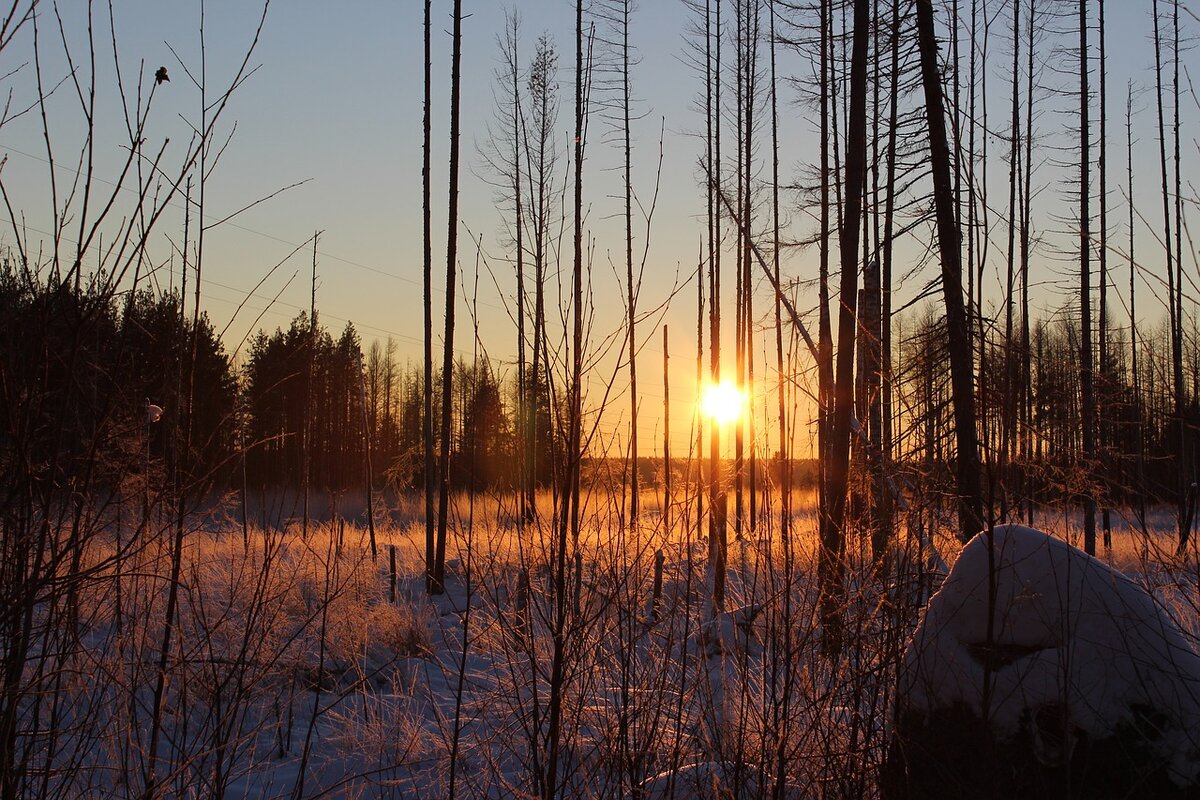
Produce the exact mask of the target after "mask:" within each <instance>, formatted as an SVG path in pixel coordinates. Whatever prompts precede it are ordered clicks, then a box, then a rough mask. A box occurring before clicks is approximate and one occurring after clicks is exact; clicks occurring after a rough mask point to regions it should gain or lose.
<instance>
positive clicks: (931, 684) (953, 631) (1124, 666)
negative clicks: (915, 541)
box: [900, 525, 1200, 784]
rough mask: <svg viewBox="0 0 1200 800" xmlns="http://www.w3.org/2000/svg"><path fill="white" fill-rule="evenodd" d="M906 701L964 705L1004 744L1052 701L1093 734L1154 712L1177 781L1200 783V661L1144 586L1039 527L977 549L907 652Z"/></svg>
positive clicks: (962, 559)
mask: <svg viewBox="0 0 1200 800" xmlns="http://www.w3.org/2000/svg"><path fill="white" fill-rule="evenodd" d="M989 554H990V558H989ZM989 562H991V563H989ZM989 575H994V582H993V585H994V591H992V592H990V587H989ZM989 593H992V594H993V596H994V603H990V602H989ZM989 607H991V608H992V613H990V614H989ZM989 618H990V620H991V627H992V630H991V632H990V637H989V630H988V628H989ZM900 698H901V702H900V711H901V712H902V713H903V712H905V711H915V712H918V713H923V714H931V713H932V712H934V711H935V710H937V709H948V708H952V707H954V706H955V705H956V704H962V705H965V706H966V707H967V708H969V709H970V710H971V711H973V712H974V713H975V714H977V715H979V717H980V718H982V719H986V720H988V721H989V724H990V725H991V728H992V731H993V733H994V735H995V736H996V737H997V738H998V739H1003V738H1006V737H1011V736H1012V735H1014V734H1016V733H1017V731H1018V728H1019V726H1020V724H1021V719H1022V715H1028V713H1030V712H1036V711H1037V710H1038V709H1044V708H1047V707H1053V708H1056V709H1061V708H1065V709H1066V713H1067V725H1068V730H1070V731H1076V732H1084V733H1086V734H1088V735H1089V736H1091V737H1093V738H1103V737H1105V736H1109V735H1112V734H1113V733H1114V732H1115V731H1116V730H1118V729H1119V728H1123V727H1125V726H1130V727H1131V728H1132V729H1134V730H1137V729H1138V728H1139V726H1144V725H1145V718H1144V714H1145V709H1147V708H1149V709H1153V710H1154V712H1155V717H1154V719H1155V720H1162V721H1165V722H1164V723H1163V724H1161V728H1162V729H1161V731H1160V733H1161V737H1159V736H1154V737H1151V738H1153V739H1154V741H1153V743H1152V746H1153V747H1154V748H1155V750H1156V751H1157V753H1158V754H1159V755H1161V756H1162V758H1163V759H1164V761H1165V762H1166V763H1167V766H1168V769H1169V774H1170V777H1171V779H1172V780H1173V781H1174V782H1176V783H1177V784H1192V783H1196V782H1198V781H1200V656H1197V654H1196V652H1195V651H1194V650H1193V649H1192V647H1191V646H1190V645H1189V643H1188V641H1187V639H1186V638H1185V636H1184V634H1183V633H1182V632H1181V631H1180V629H1179V627H1178V626H1177V625H1176V624H1175V623H1174V622H1173V621H1172V620H1171V618H1170V616H1169V615H1168V613H1167V612H1166V610H1165V609H1164V608H1163V607H1162V606H1160V605H1159V604H1158V603H1157V602H1156V601H1155V599H1154V598H1153V597H1151V596H1150V595H1149V594H1148V593H1147V592H1146V591H1145V590H1143V589H1142V588H1141V587H1140V586H1138V585H1137V584H1135V583H1134V582H1133V581H1131V580H1129V579H1128V578H1126V577H1125V576H1123V575H1121V574H1120V573H1119V572H1117V571H1116V570H1114V569H1112V568H1110V567H1109V566H1107V565H1106V564H1104V563H1103V562H1102V561H1099V560H1097V559H1095V558H1093V557H1091V556H1088V555H1086V554H1085V553H1083V552H1082V551H1080V550H1078V549H1076V548H1074V547H1072V546H1071V545H1069V544H1067V543H1066V542H1063V541H1061V540H1059V539H1055V538H1053V537H1051V536H1049V535H1047V534H1046V533H1043V532H1041V531H1038V530H1034V529H1032V528H1027V527H1024V526H1019V525H1009V526H1002V527H997V528H995V530H994V532H993V533H992V534H990V535H989V534H987V533H981V534H979V535H978V536H976V537H975V538H974V539H972V540H971V542H969V543H968V544H967V545H966V547H965V548H964V549H963V551H962V553H961V555H960V556H959V559H958V561H957V563H956V564H955V565H954V568H953V569H952V570H951V572H950V574H949V576H948V577H947V578H946V581H945V582H944V583H943V585H942V587H941V589H940V591H939V592H938V593H937V594H936V595H935V596H934V598H933V599H932V600H931V601H930V604H929V606H928V608H927V610H926V613H925V616H924V618H923V619H922V621H921V623H920V625H919V626H918V628H917V631H916V633H915V634H914V636H913V639H912V642H911V643H910V645H909V647H908V650H907V652H906V654H905V657H904V663H903V668H902V672H901V686H900ZM985 704H986V708H985ZM1160 715H1161V716H1160ZM1036 747H1037V743H1036V742H1035V748H1036ZM1068 755H1069V744H1068Z"/></svg>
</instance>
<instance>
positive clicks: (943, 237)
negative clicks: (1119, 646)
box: [916, 0, 983, 542]
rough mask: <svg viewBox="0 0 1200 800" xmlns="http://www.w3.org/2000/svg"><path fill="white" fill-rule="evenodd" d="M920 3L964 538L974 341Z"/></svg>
mask: <svg viewBox="0 0 1200 800" xmlns="http://www.w3.org/2000/svg"><path fill="white" fill-rule="evenodd" d="M916 7H917V47H918V49H919V50H920V56H921V79H922V84H923V85H924V89H925V108H926V116H927V119H928V124H929V151H930V152H929V155H930V166H931V169H932V172H933V202H934V207H935V212H936V215H937V229H938V246H939V249H940V251H941V256H942V294H943V297H944V302H945V304H946V325H947V331H948V337H949V343H948V350H949V354H950V382H951V393H952V396H953V400H954V424H955V436H956V440H957V446H958V455H957V459H956V465H955V467H956V473H957V474H956V477H957V485H958V486H957V488H958V525H959V538H960V539H962V541H964V542H966V541H967V540H968V539H970V538H971V537H972V536H974V535H975V534H976V533H977V532H978V531H979V530H980V529H981V528H982V527H983V502H982V497H981V493H980V480H979V446H978V438H977V436H978V435H977V432H976V430H975V395H974V387H973V386H972V367H971V362H972V354H971V342H970V338H969V333H968V330H967V317H966V311H965V309H964V307H963V295H962V254H961V252H960V249H959V243H960V241H961V237H960V231H959V227H958V220H957V218H956V217H955V213H954V185H953V181H952V177H951V173H950V148H949V145H948V142H947V138H946V119H945V109H944V106H943V103H942V84H941V74H940V70H939V67H938V57H937V48H938V45H937V36H936V35H935V33H934V27H933V4H932V2H931V0H916Z"/></svg>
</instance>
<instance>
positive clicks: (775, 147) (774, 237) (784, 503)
mask: <svg viewBox="0 0 1200 800" xmlns="http://www.w3.org/2000/svg"><path fill="white" fill-rule="evenodd" d="M768 13H769V14H770V15H771V28H770V33H769V35H770V37H771V224H772V234H771V258H772V266H773V268H774V270H775V285H776V286H782V285H783V284H782V283H781V282H780V270H779V247H780V245H779V229H780V221H779V78H778V76H777V75H776V73H775V45H776V41H777V40H776V36H775V14H776V10H775V2H774V0H771V3H770V7H769V9H768ZM775 373H776V376H777V380H778V382H779V388H778V393H777V399H778V401H779V403H778V405H779V457H778V470H779V536H780V538H781V539H782V540H783V543H784V552H785V558H786V559H787V560H788V562H789V563H788V568H789V569H790V554H791V535H790V526H791V508H792V462H791V455H790V452H789V447H790V443H791V442H790V438H789V437H790V435H791V434H790V433H789V431H788V424H787V402H786V400H787V389H786V387H787V381H785V380H784V367H783V314H782V309H781V308H780V297H779V293H778V292H776V293H775ZM781 747H782V743H781Z"/></svg>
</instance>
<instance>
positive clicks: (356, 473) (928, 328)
mask: <svg viewBox="0 0 1200 800" xmlns="http://www.w3.org/2000/svg"><path fill="white" fill-rule="evenodd" d="M106 294H108V295H109V296H110V297H112V295H111V293H108V292H105V291H104V290H103V289H102V284H100V283H92V284H82V285H76V284H74V283H64V282H61V281H57V280H55V279H53V278H51V279H39V278H37V277H36V276H34V275H33V274H32V273H30V272H25V271H20V270H17V269H15V268H14V267H13V266H12V265H11V264H10V263H5V264H4V265H2V266H0V351H2V352H0V358H2V359H3V369H4V391H3V392H0V413H2V414H3V419H5V420H6V421H8V424H6V425H5V426H4V427H3V429H0V437H2V441H0V444H2V445H3V448H4V449H3V452H4V453H5V458H6V460H8V461H9V465H11V460H12V459H18V458H19V459H21V460H23V461H25V462H27V463H28V464H30V465H34V467H35V468H34V470H33V473H34V474H35V475H38V476H40V478H39V480H43V481H46V482H47V487H48V488H49V487H52V486H57V488H59V489H62V488H70V487H71V486H72V485H74V484H75V483H77V482H79V481H82V480H84V478H85V476H86V480H87V481H88V482H89V483H90V485H93V486H94V485H97V484H99V485H107V486H110V487H117V486H119V485H120V484H121V483H122V482H123V481H124V482H126V483H128V482H129V481H136V476H138V475H141V474H143V473H144V472H146V471H147V470H152V471H156V472H157V471H163V472H165V473H166V474H171V472H172V470H174V469H175V468H176V466H177V465H178V464H179V463H181V462H183V461H185V459H183V458H182V457H181V456H182V449H183V448H184V447H185V446H186V445H185V443H186V442H188V441H190V442H191V443H192V444H191V446H190V450H189V454H190V457H189V458H188V459H186V461H187V463H188V464H190V471H191V474H192V475H193V476H194V477H199V476H204V477H206V478H207V479H209V480H210V481H211V484H212V485H213V486H214V487H217V488H226V487H228V488H235V489H236V488H238V487H239V486H242V485H245V486H247V487H248V488H250V489H252V490H261V489H268V488H290V489H300V488H302V487H303V486H304V483H305V474H306V472H307V475H308V483H309V486H310V488H312V489H313V490H314V491H328V492H335V493H336V492H345V491H354V490H361V489H362V488H363V487H365V486H366V482H367V480H368V475H370V476H371V479H372V482H373V485H374V486H375V487H376V488H383V487H388V488H391V489H394V490H396V491H408V490H415V489H418V488H419V487H420V486H421V485H422V484H423V481H424V473H423V467H424V462H423V459H422V443H421V408H422V397H423V391H424V384H423V377H422V370H421V369H420V365H417V364H414V363H412V362H408V361H401V360H399V359H398V358H397V353H396V351H397V348H396V345H395V343H394V342H392V341H391V340H388V341H383V342H381V341H377V340H376V341H372V342H371V343H370V344H369V345H367V346H366V347H365V348H364V347H363V343H362V340H361V338H360V336H359V334H358V332H357V331H356V330H355V328H354V326H353V325H352V324H347V325H346V326H345V327H344V328H342V330H341V331H340V333H338V334H337V336H336V338H335V336H334V334H333V333H332V332H331V331H329V330H328V329H327V328H325V327H324V326H323V325H322V324H321V323H320V318H319V314H318V317H317V320H316V321H315V324H314V320H312V319H311V318H310V317H309V315H308V314H307V313H306V312H301V313H299V314H298V315H297V316H296V317H295V319H293V320H292V322H291V323H290V325H289V326H288V327H287V328H286V329H283V328H279V329H276V330H275V331H273V332H271V333H267V332H266V331H259V332H258V333H256V334H255V335H254V336H253V337H251V339H250V341H249V343H248V345H247V356H246V359H245V363H244V364H242V365H237V364H235V363H234V361H233V359H232V358H231V357H230V355H229V353H228V352H227V350H226V347H225V345H224V344H223V342H222V341H221V340H220V338H219V336H218V333H217V332H216V331H215V330H214V329H213V326H212V324H211V323H210V321H209V320H208V317H207V316H206V315H205V314H203V313H200V314H198V315H195V316H194V318H193V317H191V316H189V312H188V311H186V310H185V308H184V306H185V304H184V303H182V302H181V300H180V295H179V293H178V292H167V293H161V292H153V291H151V290H150V289H141V290H139V291H137V292H134V293H127V294H124V295H116V299H108V300H106V299H105V295H106ZM898 328H899V330H900V331H901V332H902V335H901V336H898V345H897V351H896V353H895V354H894V359H895V366H896V370H895V375H894V385H895V391H896V393H897V398H898V402H897V403H896V408H897V409H898V411H897V416H896V419H895V420H894V429H895V431H896V432H897V437H896V453H897V458H896V462H897V463H896V466H898V467H900V468H901V469H902V470H904V471H907V472H909V473H912V474H915V473H917V472H920V473H921V475H922V477H921V481H922V484H923V485H924V486H925V487H927V491H928V490H934V489H935V488H936V487H937V486H938V485H941V486H943V488H945V489H946V490H947V491H949V490H950V489H951V487H952V483H953V481H952V479H951V475H950V470H951V467H952V464H953V461H954V452H955V450H954V443H953V441H952V433H953V425H952V421H951V413H952V403H951V387H950V376H949V373H948V372H947V370H946V369H945V363H946V361H945V358H946V356H945V352H944V351H945V342H946V332H945V323H944V318H943V317H941V316H938V315H937V314H935V313H934V312H932V311H926V312H923V313H919V314H916V315H913V316H912V317H910V318H909V320H908V322H907V324H905V322H901V324H900V325H898ZM1128 333H1129V331H1128V329H1127V328H1126V329H1120V328H1113V329H1111V330H1109V331H1108V334H1107V338H1108V341H1109V342H1110V344H1111V346H1110V348H1109V353H1110V354H1111V357H1110V361H1109V362H1108V363H1106V364H1105V369H1104V370H1103V371H1102V372H1101V374H1102V376H1103V379H1102V380H1101V381H1099V382H1098V386H1097V407H1098V411H1099V417H1100V420H1101V424H1102V427H1103V432H1104V435H1103V436H1102V437H1101V449H1100V452H1099V454H1098V456H1097V459H1096V462H1095V463H1094V464H1092V465H1090V468H1089V469H1086V470H1085V469H1082V467H1083V466H1084V465H1081V463H1080V459H1079V454H1080V451H1081V442H1080V441H1079V438H1080V430H1081V426H1080V415H1081V413H1082V411H1081V398H1082V393H1081V386H1080V371H1079V368H1078V360H1077V358H1078V356H1077V353H1078V341H1079V330H1078V324H1077V317H1076V316H1075V315H1074V314H1073V313H1064V314H1058V315H1054V316H1052V317H1051V318H1050V319H1048V320H1043V321H1040V322H1036V323H1034V324H1033V325H1032V326H1031V332H1030V342H1029V350H1028V358H1029V361H1030V375H1031V376H1032V379H1031V381H1030V382H1029V383H1028V384H1027V385H1025V384H1021V385H1016V384H1014V385H1009V381H1010V376H1012V375H1013V374H1014V373H1013V370H1012V368H1011V364H1010V361H1011V360H1013V359H1018V360H1021V359H1024V358H1025V355H1026V353H1025V351H1023V350H1022V348H1021V345H1020V343H1019V342H1012V343H1009V342H1007V341H1006V340H1005V339H1004V337H1003V335H1002V332H1001V331H1000V330H998V329H997V330H995V331H994V332H993V333H992V334H991V335H989V336H986V337H985V339H986V340H987V344H986V347H985V350H984V353H985V355H984V357H983V358H982V360H981V362H980V369H979V374H978V387H979V388H978V392H977V401H978V405H979V409H980V430H981V446H982V447H983V449H984V452H985V456H986V457H985V459H984V462H985V464H987V465H988V466H987V469H988V471H989V475H988V476H987V477H988V479H989V480H988V481H987V482H988V484H989V485H990V486H991V493H992V496H993V499H994V500H996V501H997V502H998V503H1000V504H1002V505H1005V506H1018V505H1020V504H1021V503H1024V502H1027V501H1032V502H1043V503H1045V502H1055V501H1060V500H1071V499H1073V498H1077V497H1078V496H1080V495H1082V494H1083V493H1085V492H1093V493H1094V494H1095V495H1096V496H1097V498H1098V500H1099V502H1100V503H1101V505H1102V506H1104V505H1131V504H1132V505H1140V504H1144V503H1149V504H1153V503H1155V502H1175V501H1176V500H1178V499H1179V498H1177V497H1176V492H1177V491H1178V489H1177V486H1178V483H1179V481H1178V479H1177V471H1178V466H1177V458H1176V455H1175V448H1176V446H1177V443H1178V442H1179V441H1180V439H1181V438H1182V439H1183V440H1184V441H1185V442H1186V443H1187V444H1188V447H1189V449H1190V450H1191V451H1192V452H1195V448H1196V447H1197V446H1198V442H1197V436H1198V432H1200V403H1198V402H1197V399H1196V398H1197V396H1200V392H1196V391H1193V392H1191V393H1189V395H1188V397H1189V400H1188V403H1187V404H1186V406H1185V413H1184V415H1183V416H1182V417H1180V416H1179V415H1177V414H1176V413H1175V409H1174V405H1173V396H1172V394H1171V391H1170V388H1171V386H1170V375H1171V359H1172V352H1171V342H1170V336H1169V331H1168V330H1167V329H1166V328H1165V327H1162V326H1160V327H1159V328H1157V329H1155V330H1152V331H1147V332H1142V333H1140V334H1139V336H1138V337H1137V339H1136V350H1135V349H1134V347H1133V345H1134V343H1133V342H1131V341H1130V337H1129V335H1128ZM192 348H194V349H195V353H196V362H195V363H196V367H195V373H194V377H193V378H192V383H191V386H190V387H189V386H188V377H189V376H188V373H187V370H186V369H185V366H186V363H187V361H188V355H189V352H190V351H191V350H192ZM1184 360H1185V365H1186V369H1187V374H1189V375H1191V376H1193V382H1196V381H1198V380H1200V378H1197V377H1196V376H1200V347H1198V345H1197V341H1196V340H1195V338H1194V337H1193V338H1192V339H1189V340H1187V341H1186V342H1185V347H1184ZM1135 365H1136V370H1137V371H1136V373H1135V372H1134V367H1135ZM454 370H455V375H454V382H453V385H454V387H455V388H456V391H455V394H454V397H453V398H452V399H451V412H452V413H451V418H452V420H453V429H452V430H451V433H450V437H451V474H452V476H453V477H452V482H453V484H454V485H455V486H456V487H459V488H466V487H467V486H469V485H472V484H473V485H474V486H476V487H477V488H502V489H504V488H512V487H515V486H516V485H517V484H518V480H519V465H520V462H521V448H520V446H519V445H520V443H519V442H518V441H517V438H516V432H517V430H518V421H517V419H516V418H515V413H514V412H515V409H516V403H515V401H514V398H513V394H514V387H513V386H511V385H510V384H509V383H508V382H506V381H505V379H504V377H503V376H501V375H498V374H497V373H496V371H495V370H494V369H493V368H492V367H491V366H490V365H489V364H488V362H486V361H480V362H479V363H478V364H476V365H471V364H466V363H464V362H462V361H461V360H460V361H458V362H456V364H455V367H454ZM440 385H441V377H440V375H435V381H434V408H435V418H440V409H441V396H440V392H439V387H440ZM536 386H537V387H538V388H537V389H535V390H534V392H533V394H534V396H536V397H538V398H540V399H539V401H538V402H537V404H536V412H535V413H534V416H535V417H536V419H535V420H534V421H533V422H532V427H534V429H535V430H536V431H537V436H536V442H537V448H536V452H535V453H534V456H533V460H534V462H535V463H534V468H535V471H536V475H537V476H538V482H539V483H540V484H541V485H549V482H550V480H551V477H552V467H553V465H554V463H555V459H556V457H558V458H561V457H562V456H561V453H562V450H561V434H557V435H556V434H554V433H553V431H554V430H555V426H556V425H557V424H558V423H557V422H556V419H557V416H558V415H556V414H553V413H552V410H551V406H552V403H551V400H550V393H549V391H547V387H546V386H545V385H544V382H541V381H538V382H536ZM189 392H190V393H191V396H192V398H193V404H192V408H193V409H194V412H193V413H192V414H191V416H190V426H191V430H190V434H189V431H187V430H185V429H184V426H183V425H182V424H181V421H183V420H184V419H185V417H186V415H184V414H182V413H181V409H183V407H184V405H185V403H186V398H187V396H188V394H189ZM30 403H32V404H33V405H35V406H36V408H33V409H30V408H29V404H30ZM148 405H152V406H157V407H159V408H161V409H163V412H162V416H161V418H160V419H159V420H157V421H152V420H151V417H150V416H148V415H147V406H148ZM26 411H32V413H25V412H26ZM1014 415H1015V417H1016V418H1018V419H1020V420H1024V419H1025V418H1028V419H1029V424H1023V423H1022V424H1018V425H1015V426H1014V425H1013V424H1012V423H1011V420H1012V419H1013V418H1014ZM435 427H436V426H435ZM1181 431H1182V435H1181ZM435 436H436V437H438V439H439V441H440V433H439V432H438V431H436V430H435ZM556 439H557V440H559V445H558V447H559V451H558V454H557V456H556V453H555V444H554V442H555V441H556ZM676 458H677V459H678V461H679V462H680V463H677V464H676V465H675V472H677V473H678V472H679V470H680V468H681V466H682V462H683V460H684V459H685V458H687V454H676ZM640 462H642V463H640V467H641V469H640V470H639V471H640V472H641V473H642V476H643V480H644V481H645V482H646V483H647V485H656V484H658V481H657V480H655V475H656V474H657V473H658V472H660V471H661V469H662V467H661V463H659V462H653V463H652V460H651V459H648V458H642V459H640ZM795 463H797V464H799V463H800V461H799V460H796V461H795ZM593 472H594V470H593ZM602 473H603V470H601V472H599V473H595V474H597V475H599V474H602ZM793 475H797V473H796V471H795V469H794V470H793ZM1088 475H1094V478H1088V477H1087V476H1088ZM55 476H56V477H55ZM768 480H770V481H771V482H772V483H778V482H779V476H778V475H775V474H772V475H770V476H768ZM793 483H794V485H802V484H805V483H807V481H804V480H799V481H797V480H795V478H794V479H793ZM1184 499H1185V500H1186V499H1187V498H1184Z"/></svg>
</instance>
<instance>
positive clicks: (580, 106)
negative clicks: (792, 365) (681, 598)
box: [542, 0, 590, 800]
mask: <svg viewBox="0 0 1200 800" xmlns="http://www.w3.org/2000/svg"><path fill="white" fill-rule="evenodd" d="M583 50H584V46H583V0H576V3H575V157H574V168H575V176H574V177H575V189H574V209H573V215H574V223H573V224H574V235H573V239H574V242H573V244H574V254H573V255H574V258H573V261H572V274H571V321H572V330H571V384H570V407H569V410H568V419H567V427H568V430H567V463H566V474H565V475H564V484H563V492H562V501H561V502H562V508H561V511H560V516H559V519H558V530H557V531H556V536H555V548H554V560H555V564H554V615H553V619H552V624H553V653H552V655H551V662H550V687H549V688H550V698H549V721H548V730H547V733H546V744H547V747H546V750H547V754H546V781H545V785H544V786H543V787H542V789H543V792H544V797H545V800H552V798H554V797H555V796H556V795H557V793H558V766H559V764H558V762H559V748H560V745H561V741H560V740H561V727H562V705H563V694H564V690H565V685H564V684H565V681H566V655H567V654H566V636H567V615H568V613H569V605H568V603H567V585H566V584H567V581H566V576H567V542H568V536H570V541H571V542H573V543H574V545H575V546H576V548H578V545H579V468H580V461H581V459H582V457H583V454H582V452H581V450H582V446H583V437H582V427H583V394H582V391H583V311H584V309H583V268H584V265H583V153H584V137H585V135H586V130H585V125H586V119H587V109H586V105H585V104H586V102H587V93H586V91H585V82H586V81H587V80H588V78H587V75H586V73H585V72H584V66H583V65H584V60H583ZM589 66H590V64H589Z"/></svg>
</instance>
